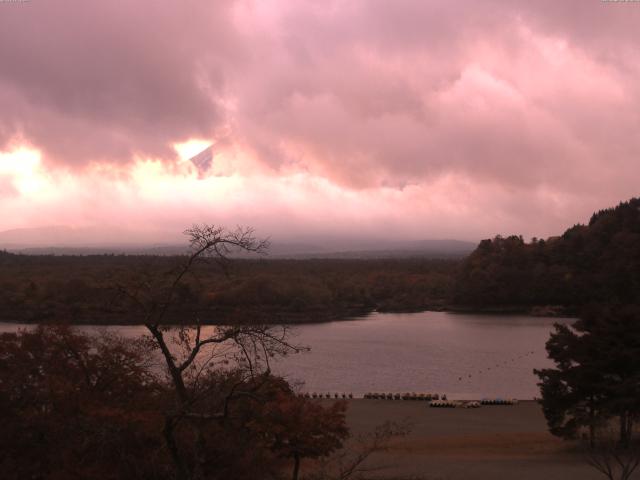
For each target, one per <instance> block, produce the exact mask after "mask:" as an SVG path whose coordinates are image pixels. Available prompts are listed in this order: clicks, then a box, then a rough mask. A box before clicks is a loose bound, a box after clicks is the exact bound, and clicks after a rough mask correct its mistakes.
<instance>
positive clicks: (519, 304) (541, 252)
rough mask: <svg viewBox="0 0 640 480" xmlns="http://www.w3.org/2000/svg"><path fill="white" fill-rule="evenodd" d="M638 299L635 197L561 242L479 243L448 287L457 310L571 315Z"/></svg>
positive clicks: (638, 205) (639, 206) (639, 208)
mask: <svg viewBox="0 0 640 480" xmlns="http://www.w3.org/2000/svg"><path fill="white" fill-rule="evenodd" d="M639 301H640V198H633V199H631V200H629V201H627V202H623V203H620V204H619V205H618V206H617V207H615V208H609V209H605V210H601V211H599V212H597V213H594V214H593V216H592V217H591V220H590V221H589V223H588V225H575V226H573V227H571V228H569V229H568V230H567V231H566V232H564V234H563V235H561V236H559V237H551V238H549V239H546V240H532V241H531V242H529V243H527V242H525V241H524V240H523V239H522V237H521V236H511V237H506V238H503V237H496V238H494V239H491V240H483V241H482V242H480V244H479V245H478V247H477V248H476V250H475V251H474V252H473V253H472V254H471V255H469V257H467V258H466V259H465V261H464V262H463V263H462V264H461V266H460V269H459V272H458V275H457V277H456V280H455V282H454V291H453V303H454V304H455V305H457V307H458V308H469V309H484V310H508V309H514V310H526V309H531V308H532V307H544V306H555V307H559V308H551V309H549V308H547V309H546V310H545V309H544V308H543V309H542V310H541V313H553V311H554V310H555V311H556V312H557V311H558V310H560V311H563V312H564V313H568V314H572V313H575V312H577V311H578V310H579V308H580V307H581V306H583V305H585V304H587V303H590V302H613V303H638V302H639Z"/></svg>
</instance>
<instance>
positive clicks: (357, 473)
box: [306, 422, 411, 480]
mask: <svg viewBox="0 0 640 480" xmlns="http://www.w3.org/2000/svg"><path fill="white" fill-rule="evenodd" d="M410 431H411V426H410V425H409V424H408V423H397V422H385V423H383V424H381V425H379V426H378V427H376V428H375V429H374V430H373V431H372V432H370V433H366V434H362V435H359V436H357V437H355V438H354V439H353V440H352V442H351V444H350V445H348V446H346V447H345V448H344V449H342V450H340V451H339V452H337V453H336V454H334V455H332V456H329V457H326V458H323V459H322V461H321V462H320V464H319V466H318V469H317V470H316V471H315V472H314V473H313V474H311V475H309V476H307V477H306V478H307V480H366V479H367V478H370V475H372V474H375V478H377V479H382V478H384V477H382V476H381V472H383V471H384V470H387V469H389V468H390V467H392V465H387V464H380V463H373V462H372V456H373V455H374V454H376V453H380V452H384V451H386V450H387V449H388V448H389V447H390V445H391V443H392V442H393V441H394V440H396V439H398V438H402V437H404V436H406V435H408V434H409V433H410ZM394 478H395V479H396V480H399V478H398V477H397V476H396V477H394Z"/></svg>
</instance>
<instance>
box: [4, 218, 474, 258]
mask: <svg viewBox="0 0 640 480" xmlns="http://www.w3.org/2000/svg"><path fill="white" fill-rule="evenodd" d="M158 238H164V239H165V240H164V241H158ZM185 240H186V239H183V238H180V237H179V236H176V235H175V234H162V233H158V232H154V233H140V232H135V231H130V230H126V229H122V228H115V227H86V228H72V227H66V226H57V225H56V226H48V227H39V228H21V229H14V230H6V231H0V249H5V250H8V251H12V252H20V253H27V254H56V255H65V254H66V255H88V254H103V253H116V254H120V253H126V254H147V255H154V254H155V255H173V254H181V253H184V252H186V241H185ZM475 247H476V244H475V243H473V242H468V241H462V240H450V239H426V240H388V239H383V238H361V237H357V236H352V237H330V236H326V237H318V236H314V237H310V238H304V237H296V238H277V239H276V238H271V247H270V248H269V251H268V255H269V257H272V258H379V257H407V256H429V257H457V256H464V255H467V254H469V253H470V252H471V251H473V249H474V248H475Z"/></svg>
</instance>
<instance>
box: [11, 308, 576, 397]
mask: <svg viewBox="0 0 640 480" xmlns="http://www.w3.org/2000/svg"><path fill="white" fill-rule="evenodd" d="M572 321H573V320H571V319H557V318H544V317H527V316H513V315H499V316H498V315H471V314H450V313H444V312H422V313H411V314H396V313H377V314H372V315H369V316H367V317H364V318H359V319H355V320H346V321H339V322H330V323H321V324H311V325H302V326H299V327H295V328H293V341H294V343H297V344H302V345H306V346H309V347H310V348H311V351H310V352H308V353H301V354H297V355H292V356H290V357H287V358H285V359H282V360H279V361H278V362H277V363H276V364H275V365H274V366H273V367H274V370H275V371H277V373H279V374H282V375H284V376H285V377H286V378H287V379H288V380H290V381H301V382H304V386H303V387H302V390H303V391H309V392H325V393H326V392H347V393H349V392H351V393H353V394H354V395H356V396H362V395H363V394H364V393H366V392H369V391H376V392H425V393H426V392H433V393H440V394H442V393H446V394H447V396H448V397H449V398H463V399H478V398H483V397H513V398H519V399H531V398H534V397H536V396H539V391H538V388H537V386H536V377H535V376H534V375H533V369H534V368H544V367H547V366H550V365H551V362H550V361H549V360H548V359H547V358H546V352H545V350H544V344H545V342H546V340H547V339H548V337H549V333H550V332H551V330H552V327H553V323H555V322H560V323H571V322H572ZM19 327H21V326H20V325H15V324H7V323H0V331H14V330H17V329H18V328H19ZM102 328H104V327H102ZM107 328H108V329H117V330H118V332H119V333H121V334H123V335H124V336H128V337H130V336H136V335H139V334H141V333H142V332H143V331H144V329H143V328H142V327H107ZM83 329H91V327H83Z"/></svg>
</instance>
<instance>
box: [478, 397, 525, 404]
mask: <svg viewBox="0 0 640 480" xmlns="http://www.w3.org/2000/svg"><path fill="white" fill-rule="evenodd" d="M480 403H481V404H482V405H517V404H518V400H516V399H515V398H483V399H482V400H480Z"/></svg>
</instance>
